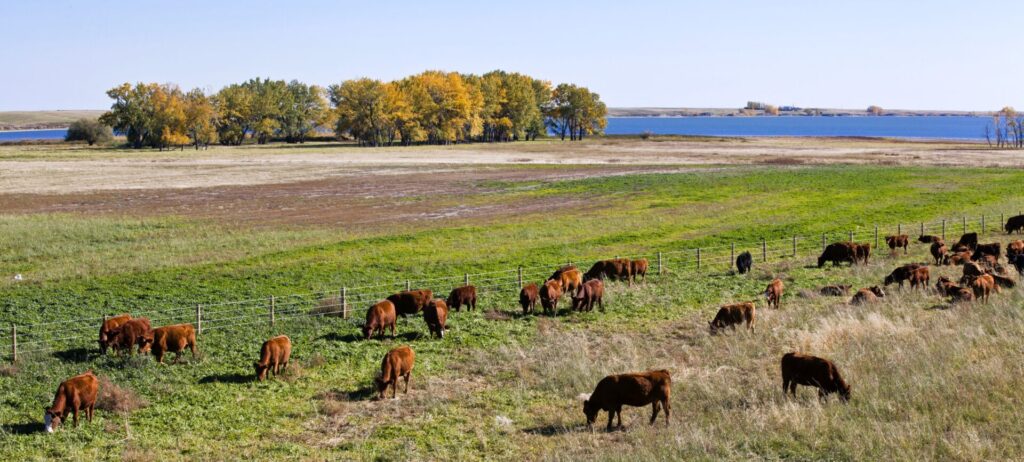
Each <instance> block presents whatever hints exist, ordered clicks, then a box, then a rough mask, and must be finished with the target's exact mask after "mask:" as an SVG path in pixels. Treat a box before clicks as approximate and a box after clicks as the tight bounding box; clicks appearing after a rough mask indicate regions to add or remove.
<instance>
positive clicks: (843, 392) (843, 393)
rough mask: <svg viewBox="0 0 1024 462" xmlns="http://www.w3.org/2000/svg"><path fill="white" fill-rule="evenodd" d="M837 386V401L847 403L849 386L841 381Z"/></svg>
mask: <svg viewBox="0 0 1024 462" xmlns="http://www.w3.org/2000/svg"><path fill="white" fill-rule="evenodd" d="M837 385H838V387H837V388H838V390H837V391H838V392H839V399H841V400H843V401H849V400H850V384H848V383H846V382H845V381H843V379H839V383H838V384H837Z"/></svg>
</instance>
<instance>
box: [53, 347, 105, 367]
mask: <svg viewBox="0 0 1024 462" xmlns="http://www.w3.org/2000/svg"><path fill="white" fill-rule="evenodd" d="M51 356H53V357H54V358H57V359H59V360H61V361H63V362H66V363H84V362H86V361H89V360H91V359H92V358H94V357H97V356H99V352H97V351H93V350H90V349H88V348H71V349H70V350H63V351H54V352H53V353H51Z"/></svg>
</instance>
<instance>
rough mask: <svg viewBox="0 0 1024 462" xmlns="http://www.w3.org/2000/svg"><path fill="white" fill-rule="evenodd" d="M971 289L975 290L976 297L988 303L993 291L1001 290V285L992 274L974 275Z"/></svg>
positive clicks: (971, 280)
mask: <svg viewBox="0 0 1024 462" xmlns="http://www.w3.org/2000/svg"><path fill="white" fill-rule="evenodd" d="M968 282H969V285H970V286H971V290H973V291H974V298H976V299H979V300H982V301H984V302H985V303H988V296H989V294H991V293H992V292H993V291H995V292H999V286H997V285H996V281H995V279H994V278H993V277H992V275H990V274H983V275H981V276H975V277H972V278H971V279H970V280H969V281H968Z"/></svg>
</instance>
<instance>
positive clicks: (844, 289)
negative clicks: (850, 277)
mask: <svg viewBox="0 0 1024 462" xmlns="http://www.w3.org/2000/svg"><path fill="white" fill-rule="evenodd" d="M850 287H851V286H850V285H849V284H833V285H827V286H824V287H822V288H821V289H819V290H818V293H820V294H821V295H825V296H830V297H842V296H843V295H846V294H848V293H850Z"/></svg>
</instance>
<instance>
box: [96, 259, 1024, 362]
mask: <svg viewBox="0 0 1024 462" xmlns="http://www.w3.org/2000/svg"><path fill="white" fill-rule="evenodd" d="M1007 250H1009V249H1007ZM131 318H132V317H131V315H128V314H119V315H117V316H113V317H110V318H106V319H104V320H103V323H102V324H100V340H99V344H100V353H103V354H107V347H108V346H109V345H110V331H112V330H114V329H117V328H118V327H120V326H121V325H122V324H124V323H126V322H128V320H129V319H131Z"/></svg>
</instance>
